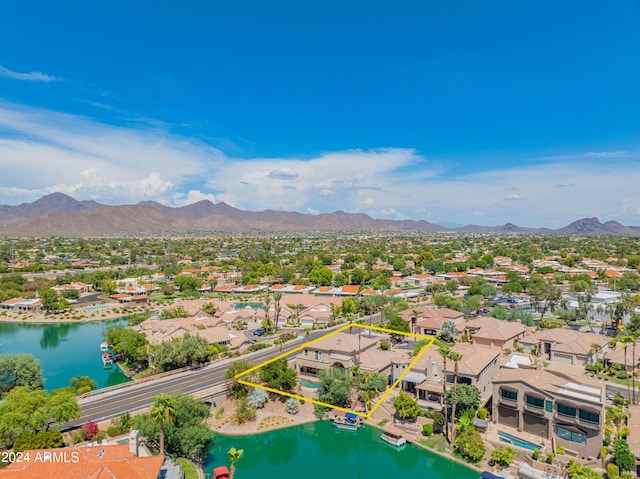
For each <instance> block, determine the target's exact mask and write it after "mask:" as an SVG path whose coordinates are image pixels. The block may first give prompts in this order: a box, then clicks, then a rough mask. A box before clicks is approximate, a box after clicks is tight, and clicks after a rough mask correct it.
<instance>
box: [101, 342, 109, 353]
mask: <svg viewBox="0 0 640 479" xmlns="http://www.w3.org/2000/svg"><path fill="white" fill-rule="evenodd" d="M100 351H102V352H105V351H109V345H108V344H107V342H106V341H104V342H102V343H100Z"/></svg>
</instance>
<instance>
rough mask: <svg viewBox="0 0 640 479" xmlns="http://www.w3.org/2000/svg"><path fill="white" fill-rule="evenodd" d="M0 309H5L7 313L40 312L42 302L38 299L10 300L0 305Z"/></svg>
mask: <svg viewBox="0 0 640 479" xmlns="http://www.w3.org/2000/svg"><path fill="white" fill-rule="evenodd" d="M0 309H7V310H9V311H30V312H34V311H40V310H42V300H41V299H40V298H30V299H24V298H22V297H18V298H12V299H8V300H6V301H3V302H2V303H0Z"/></svg>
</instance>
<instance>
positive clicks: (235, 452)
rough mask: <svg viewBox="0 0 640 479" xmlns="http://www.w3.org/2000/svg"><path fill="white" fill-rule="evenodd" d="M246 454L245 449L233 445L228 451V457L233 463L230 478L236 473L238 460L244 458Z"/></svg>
mask: <svg viewBox="0 0 640 479" xmlns="http://www.w3.org/2000/svg"><path fill="white" fill-rule="evenodd" d="M242 456H244V449H236V448H235V447H232V448H231V449H229V450H228V451H227V457H228V458H229V462H230V463H231V468H230V469H231V471H230V472H231V474H230V475H229V479H233V478H234V477H235V475H236V462H238V461H239V460H240V459H242Z"/></svg>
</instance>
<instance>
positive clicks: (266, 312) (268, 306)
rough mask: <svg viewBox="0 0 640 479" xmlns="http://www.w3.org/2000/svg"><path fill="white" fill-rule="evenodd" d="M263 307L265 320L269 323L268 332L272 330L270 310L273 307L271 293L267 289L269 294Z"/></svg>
mask: <svg viewBox="0 0 640 479" xmlns="http://www.w3.org/2000/svg"><path fill="white" fill-rule="evenodd" d="M262 309H264V322H265V324H266V325H267V334H269V333H270V332H271V327H270V326H269V323H270V321H269V310H270V309H271V295H270V294H269V292H268V291H267V294H266V295H265V297H264V303H262Z"/></svg>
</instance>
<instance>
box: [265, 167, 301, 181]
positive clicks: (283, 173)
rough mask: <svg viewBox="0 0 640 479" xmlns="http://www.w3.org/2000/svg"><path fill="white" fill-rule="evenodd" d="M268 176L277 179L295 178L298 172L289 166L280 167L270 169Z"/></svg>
mask: <svg viewBox="0 0 640 479" xmlns="http://www.w3.org/2000/svg"><path fill="white" fill-rule="evenodd" d="M267 176H268V177H269V178H275V179H277V180H295V179H296V178H297V177H298V173H297V172H295V171H291V170H290V169H289V168H279V169H277V170H273V171H270V172H269V174H268V175H267Z"/></svg>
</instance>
